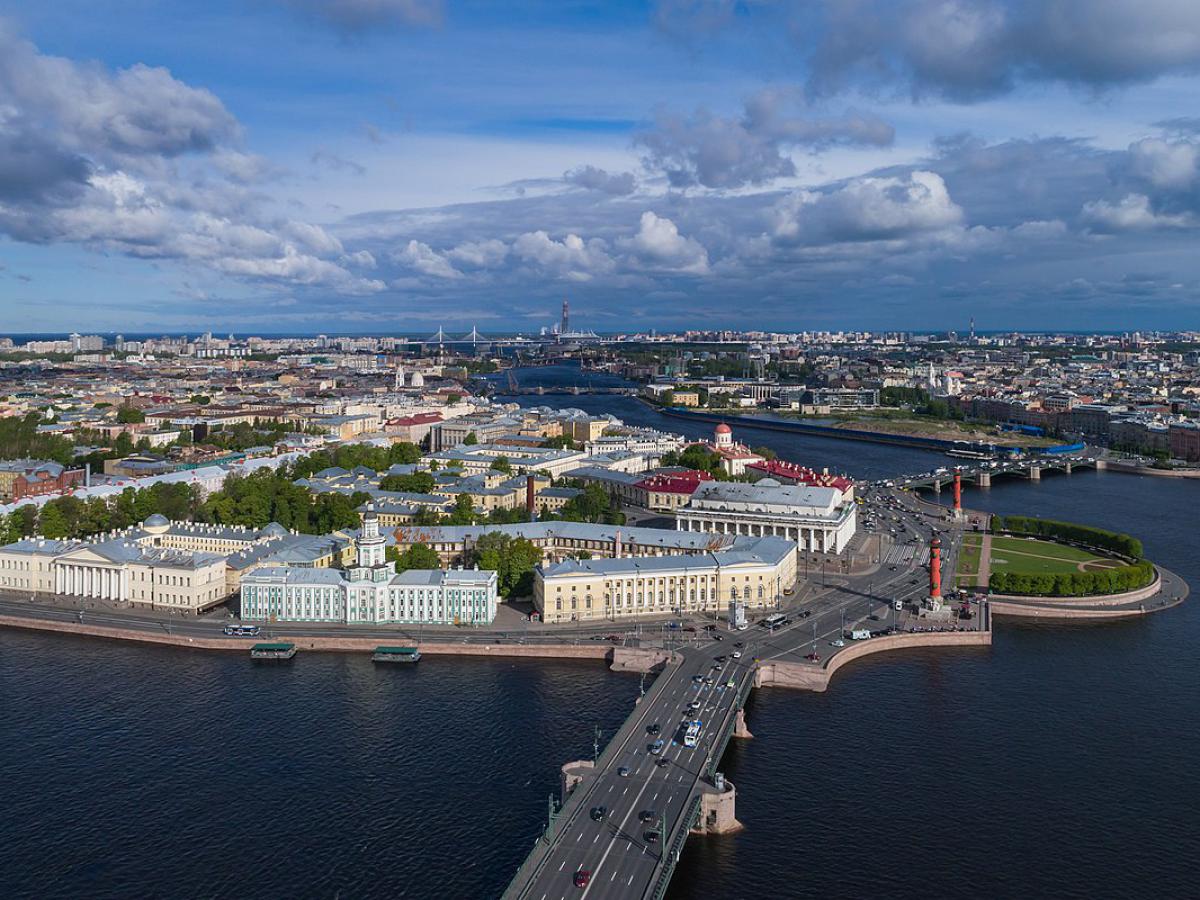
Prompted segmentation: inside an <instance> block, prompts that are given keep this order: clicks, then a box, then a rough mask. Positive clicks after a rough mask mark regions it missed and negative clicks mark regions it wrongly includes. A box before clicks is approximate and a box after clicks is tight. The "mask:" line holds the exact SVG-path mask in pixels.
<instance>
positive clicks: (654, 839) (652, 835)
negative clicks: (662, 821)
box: [642, 831, 658, 844]
mask: <svg viewBox="0 0 1200 900" xmlns="http://www.w3.org/2000/svg"><path fill="white" fill-rule="evenodd" d="M642 837H643V838H645V840H646V843H647V844H656V843H658V832H657V831H647V832H646V833H645V834H643V835H642Z"/></svg>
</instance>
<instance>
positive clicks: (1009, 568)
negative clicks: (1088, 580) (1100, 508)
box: [992, 537, 1120, 575]
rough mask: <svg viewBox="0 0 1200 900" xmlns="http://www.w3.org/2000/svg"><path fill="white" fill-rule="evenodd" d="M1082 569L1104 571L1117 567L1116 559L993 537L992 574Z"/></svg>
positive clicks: (1061, 545)
mask: <svg viewBox="0 0 1200 900" xmlns="http://www.w3.org/2000/svg"><path fill="white" fill-rule="evenodd" d="M1080 563H1083V564H1085V565H1084V566H1083V568H1086V569H1095V568H1107V567H1109V566H1112V565H1120V563H1118V562H1116V561H1115V560H1113V559H1111V558H1109V557H1106V556H1100V555H1098V554H1096V553H1093V552H1091V551H1089V550H1081V549H1079V548H1078V547H1068V546H1066V545H1064V544H1052V543H1049V542H1047V541H1031V540H1026V539H1024V538H1014V537H993V538H992V571H993V572H1008V573H1011V574H1014V575H1016V574H1021V575H1042V574H1046V575H1059V574H1063V573H1067V572H1078V571H1080V569H1081V566H1080Z"/></svg>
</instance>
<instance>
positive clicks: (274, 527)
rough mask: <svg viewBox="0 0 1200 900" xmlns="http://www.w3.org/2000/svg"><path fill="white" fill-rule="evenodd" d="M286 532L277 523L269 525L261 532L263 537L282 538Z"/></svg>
mask: <svg viewBox="0 0 1200 900" xmlns="http://www.w3.org/2000/svg"><path fill="white" fill-rule="evenodd" d="M287 533H288V530H287V529H286V528H284V527H283V526H282V525H280V524H279V523H278V522H271V523H269V524H268V525H267V526H266V527H265V528H264V529H263V530H262V532H261V534H262V536H263V537H282V536H283V535H285V534H287Z"/></svg>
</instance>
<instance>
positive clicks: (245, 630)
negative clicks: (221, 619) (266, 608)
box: [225, 625, 259, 637]
mask: <svg viewBox="0 0 1200 900" xmlns="http://www.w3.org/2000/svg"><path fill="white" fill-rule="evenodd" d="M258 631H259V628H258V626H257V625H226V626H225V633H226V634H228V635H233V636H236V637H256V636H257V635H258Z"/></svg>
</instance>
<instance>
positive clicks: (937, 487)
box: [933, 481, 942, 494]
mask: <svg viewBox="0 0 1200 900" xmlns="http://www.w3.org/2000/svg"><path fill="white" fill-rule="evenodd" d="M933 492H934V493H935V494H940V493H941V492H942V483H941V482H940V481H935V482H934V483H933Z"/></svg>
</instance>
